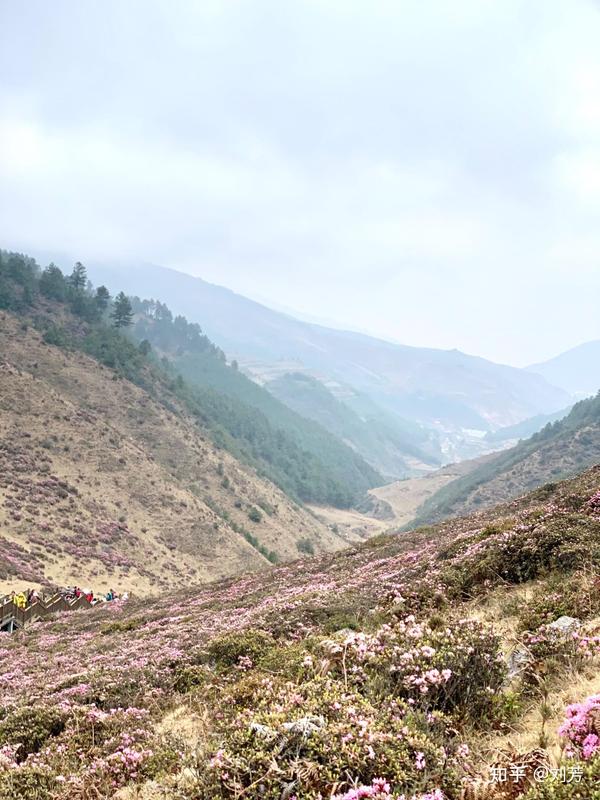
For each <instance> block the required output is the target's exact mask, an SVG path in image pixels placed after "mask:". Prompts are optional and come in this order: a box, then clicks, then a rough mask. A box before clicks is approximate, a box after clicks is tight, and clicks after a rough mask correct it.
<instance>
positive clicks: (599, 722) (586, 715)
mask: <svg viewBox="0 0 600 800" xmlns="http://www.w3.org/2000/svg"><path fill="white" fill-rule="evenodd" d="M558 733H559V735H560V736H562V737H563V738H564V739H566V740H567V748H566V753H567V755H569V756H576V757H579V758H582V759H583V760H584V761H589V760H590V759H591V758H594V757H595V756H600V694H596V695H592V696H591V697H588V698H587V699H586V700H584V701H583V702H581V703H574V704H573V705H570V706H567V709H566V718H565V721H564V722H563V724H562V725H561V726H560V728H559V729H558Z"/></svg>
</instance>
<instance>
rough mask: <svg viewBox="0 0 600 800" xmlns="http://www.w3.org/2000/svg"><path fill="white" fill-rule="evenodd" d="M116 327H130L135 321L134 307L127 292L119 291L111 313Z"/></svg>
mask: <svg viewBox="0 0 600 800" xmlns="http://www.w3.org/2000/svg"><path fill="white" fill-rule="evenodd" d="M110 316H111V317H112V319H113V325H114V326H115V328H128V327H129V326H130V325H131V323H132V322H133V309H132V308H131V303H130V302H129V298H128V297H127V295H126V294H125V292H119V294H118V295H117V296H116V297H115V303H114V306H113V310H112V312H111V315H110Z"/></svg>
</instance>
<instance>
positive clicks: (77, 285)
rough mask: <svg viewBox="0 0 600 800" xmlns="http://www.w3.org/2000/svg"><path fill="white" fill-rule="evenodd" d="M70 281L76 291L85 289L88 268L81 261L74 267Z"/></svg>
mask: <svg viewBox="0 0 600 800" xmlns="http://www.w3.org/2000/svg"><path fill="white" fill-rule="evenodd" d="M69 283H70V284H71V286H72V287H73V289H75V291H76V292H82V291H83V290H84V288H85V285H86V283H87V270H86V268H85V267H84V266H83V264H82V263H81V261H78V262H77V263H76V264H75V266H74V267H73V272H72V273H71V277H70V278H69Z"/></svg>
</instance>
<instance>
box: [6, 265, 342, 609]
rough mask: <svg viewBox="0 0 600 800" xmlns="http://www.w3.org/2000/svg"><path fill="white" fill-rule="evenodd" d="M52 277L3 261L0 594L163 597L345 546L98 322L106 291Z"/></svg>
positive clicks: (170, 380) (143, 356) (147, 358)
mask: <svg viewBox="0 0 600 800" xmlns="http://www.w3.org/2000/svg"><path fill="white" fill-rule="evenodd" d="M44 274H45V275H46V278H44ZM46 279H47V273H42V275H40V274H39V272H38V271H37V270H36V268H35V265H34V264H33V263H32V262H30V261H27V260H26V259H23V258H21V257H15V258H12V257H9V258H7V257H6V256H2V259H1V260H0V302H1V303H2V306H3V308H4V309H5V310H3V311H0V412H1V413H0V545H1V546H0V590H2V589H8V588H10V587H11V586H17V587H21V586H22V584H23V582H27V583H31V584H37V585H48V584H56V583H60V584H63V583H68V582H75V583H86V584H88V585H91V586H94V587H95V588H97V589H102V588H103V587H106V588H108V587H109V586H110V585H116V586H117V587H120V588H135V589H136V591H138V592H139V591H142V592H150V593H157V592H162V591H165V589H168V590H169V591H172V590H173V589H174V588H175V587H180V586H186V585H190V584H191V583H197V582H199V581H206V580H211V579H217V578H220V577H223V576H225V575H232V574H236V573H239V572H242V571H245V570H247V569H257V568H262V567H264V566H265V565H267V564H268V563H269V561H274V560H277V559H289V558H292V557H297V556H298V554H299V552H309V551H310V552H319V551H322V550H324V549H329V548H333V549H336V548H339V547H341V546H343V544H344V543H345V540H344V539H342V538H341V537H340V536H338V535H337V534H336V533H334V532H333V531H331V530H330V529H328V528H327V527H325V526H324V525H322V524H321V523H320V522H319V521H318V520H317V519H316V518H315V517H314V516H313V515H312V514H310V513H309V512H308V511H307V510H305V509H304V508H303V507H301V506H299V505H298V504H296V503H295V502H293V501H291V500H290V499H289V497H287V496H286V495H285V494H284V493H283V492H282V491H281V490H280V489H278V488H277V487H276V486H275V485H274V484H273V483H271V482H270V481H268V480H266V479H265V478H264V477H262V476H261V475H258V474H257V472H256V470H254V469H253V468H251V467H249V466H247V465H245V464H243V463H241V462H240V461H239V460H236V459H235V458H234V457H233V456H232V455H231V454H230V453H229V452H228V451H227V450H226V449H224V448H223V447H220V446H219V444H218V443H217V442H216V440H215V436H214V430H213V429H211V427H210V426H209V425H206V424H204V422H203V418H202V414H201V411H200V410H199V409H198V407H197V406H195V405H194V403H198V402H199V401H198V400H197V399H196V398H195V396H194V395H193V393H190V394H189V396H188V395H186V392H187V391H188V390H187V388H186V387H185V385H184V384H183V383H182V382H180V381H178V380H177V379H176V378H174V377H173V376H172V375H171V374H170V373H169V371H167V370H165V369H164V368H162V367H161V366H160V365H159V364H157V363H155V361H154V360H153V359H152V358H151V354H150V353H149V352H148V351H147V349H146V348H139V347H137V346H135V345H134V344H133V343H132V342H131V341H129V340H128V339H127V338H125V337H124V336H123V335H122V334H121V333H120V332H119V331H118V330H117V329H115V328H111V327H109V326H108V325H107V324H105V323H104V322H102V320H101V319H99V316H100V315H99V314H98V316H97V317H96V318H94V317H95V315H96V314H97V310H96V308H95V306H96V301H95V296H88V295H87V294H86V295H84V296H83V299H82V298H79V297H78V296H77V295H71V296H69V295H67V294H65V296H64V297H62V299H56V297H52V296H49V294H51V292H50V293H49V290H48V286H47V285H45V283H44V280H46ZM52 279H53V280H54V281H55V283H54V288H56V287H58V288H57V292H58V291H65V292H66V291H67V289H68V290H69V291H70V289H69V284H66V283H65V281H64V278H63V277H62V275H60V274H59V273H58V272H56V273H52ZM55 294H56V292H55ZM79 303H81V306H80V307H79V306H77V305H76V304H79ZM74 305H75V309H77V308H79V313H75V312H74V310H73V306H74ZM8 309H10V310H8ZM82 309H83V312H82Z"/></svg>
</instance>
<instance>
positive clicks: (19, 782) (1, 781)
mask: <svg viewBox="0 0 600 800" xmlns="http://www.w3.org/2000/svg"><path fill="white" fill-rule="evenodd" d="M57 788H58V783H57V781H56V778H55V777H54V775H52V774H51V773H50V772H48V770H45V769H42V768H41V767H33V766H32V767H20V768H18V769H12V770H8V771H7V772H1V771H0V797H1V798H2V800H52V798H54V797H55V796H56V795H55V791H56V790H57Z"/></svg>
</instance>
